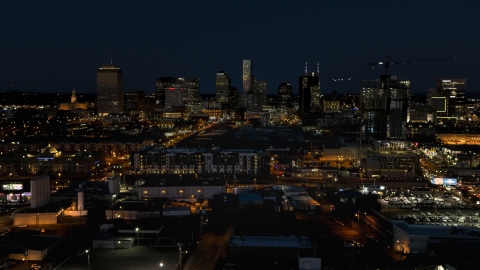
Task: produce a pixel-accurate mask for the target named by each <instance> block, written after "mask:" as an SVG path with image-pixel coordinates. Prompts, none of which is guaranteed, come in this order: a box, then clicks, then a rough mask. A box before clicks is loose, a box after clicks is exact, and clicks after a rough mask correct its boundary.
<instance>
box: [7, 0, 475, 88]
mask: <svg viewBox="0 0 480 270" xmlns="http://www.w3.org/2000/svg"><path fill="white" fill-rule="evenodd" d="M417 2H420V3H417ZM465 2H468V3H465ZM479 12H480V2H479V1H267V0H262V1H258V0H257V1H251V0H245V1H213V0H208V1H193V0H192V1H179V0H177V1H139V2H135V3H134V1H2V2H1V4H0V20H1V24H0V92H5V91H6V90H18V91H32V92H60V93H68V92H70V91H71V89H72V88H73V87H75V88H76V90H77V92H79V93H96V70H97V69H98V68H99V67H101V65H102V63H108V62H110V57H111V54H112V55H113V62H114V63H116V64H117V65H118V66H119V67H120V68H122V69H123V79H124V92H126V91H132V90H144V91H146V92H147V93H153V92H154V91H155V80H156V78H158V77H167V76H172V77H199V78H200V92H201V93H214V91H215V75H216V72H217V71H219V70H226V71H227V72H228V73H229V75H230V77H231V79H232V85H233V86H237V87H239V88H240V89H241V68H242V59H244V58H245V59H252V60H253V73H254V74H255V75H256V76H257V78H258V79H266V80H267V81H268V91H269V93H276V89H277V87H278V85H279V83H280V82H282V81H289V82H290V83H291V84H292V85H293V88H294V93H296V92H297V88H298V86H297V84H298V76H299V75H303V74H304V69H305V62H306V61H308V67H309V71H315V70H316V63H317V61H319V62H320V82H321V84H322V86H321V91H322V93H331V91H332V89H333V83H332V82H331V81H329V79H330V78H333V77H337V78H348V77H351V78H353V80H352V81H344V82H339V83H337V84H336V88H337V90H338V91H339V92H341V93H358V92H359V80H360V79H364V80H365V79H377V78H379V76H380V75H381V74H383V73H384V69H383V68H381V67H377V68H374V69H372V68H369V67H368V66H367V65H366V63H367V62H378V61H384V60H385V56H386V55H391V60H392V61H400V60H422V59H430V58H445V57H454V56H456V57H457V60H447V61H438V62H422V63H418V64H417V65H414V64H410V65H404V66H400V67H396V66H393V67H391V68H390V74H392V75H398V76H399V77H401V78H404V79H410V80H411V85H412V92H414V93H424V92H425V90H426V89H427V88H430V87H434V86H435V80H436V78H441V77H443V78H467V79H468V90H467V91H468V92H477V91H479V90H480V78H479V77H478V76H479V74H480V68H479V63H480V56H479V50H480V30H479V29H480V14H479ZM12 85H13V86H12Z"/></svg>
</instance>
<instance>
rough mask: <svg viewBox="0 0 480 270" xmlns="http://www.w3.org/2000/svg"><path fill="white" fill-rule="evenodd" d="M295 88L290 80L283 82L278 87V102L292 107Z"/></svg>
mask: <svg viewBox="0 0 480 270" xmlns="http://www.w3.org/2000/svg"><path fill="white" fill-rule="evenodd" d="M292 94H293V88H292V86H291V85H290V83H289V82H281V83H280V85H279V86H278V88H277V103H278V104H281V105H286V106H287V107H292V99H293V98H292V96H293V95H292Z"/></svg>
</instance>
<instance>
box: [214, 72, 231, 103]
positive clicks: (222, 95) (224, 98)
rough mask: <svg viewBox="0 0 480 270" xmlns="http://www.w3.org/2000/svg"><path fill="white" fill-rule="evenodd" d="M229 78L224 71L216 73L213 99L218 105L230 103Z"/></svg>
mask: <svg viewBox="0 0 480 270" xmlns="http://www.w3.org/2000/svg"><path fill="white" fill-rule="evenodd" d="M230 82H231V81H230V77H228V74H227V72H226V71H219V72H217V79H216V81H215V98H216V100H217V102H219V103H223V104H226V103H229V101H230Z"/></svg>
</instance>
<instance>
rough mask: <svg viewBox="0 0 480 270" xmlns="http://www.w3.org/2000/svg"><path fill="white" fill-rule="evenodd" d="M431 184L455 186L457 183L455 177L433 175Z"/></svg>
mask: <svg viewBox="0 0 480 270" xmlns="http://www.w3.org/2000/svg"><path fill="white" fill-rule="evenodd" d="M432 184H434V185H439V186H440V185H443V186H456V185H457V178H441V177H433V178H432Z"/></svg>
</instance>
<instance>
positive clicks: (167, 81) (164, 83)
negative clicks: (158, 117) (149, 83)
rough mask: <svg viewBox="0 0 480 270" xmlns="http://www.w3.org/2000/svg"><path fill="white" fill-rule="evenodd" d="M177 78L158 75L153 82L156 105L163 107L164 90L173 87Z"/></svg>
mask: <svg viewBox="0 0 480 270" xmlns="http://www.w3.org/2000/svg"><path fill="white" fill-rule="evenodd" d="M176 82H177V80H176V79H175V78H173V77H160V78H158V79H157V81H156V83H155V97H156V106H157V107H160V108H164V107H165V92H166V90H167V89H168V88H171V87H173V85H174V84H175V83H176Z"/></svg>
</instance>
